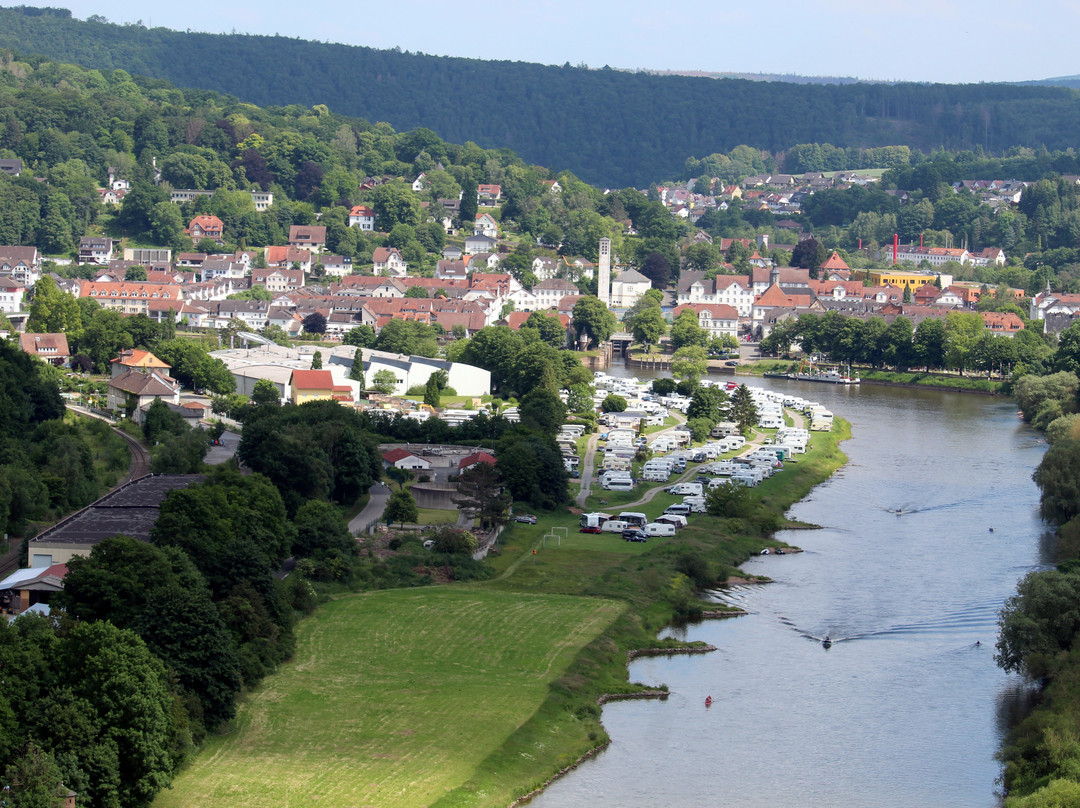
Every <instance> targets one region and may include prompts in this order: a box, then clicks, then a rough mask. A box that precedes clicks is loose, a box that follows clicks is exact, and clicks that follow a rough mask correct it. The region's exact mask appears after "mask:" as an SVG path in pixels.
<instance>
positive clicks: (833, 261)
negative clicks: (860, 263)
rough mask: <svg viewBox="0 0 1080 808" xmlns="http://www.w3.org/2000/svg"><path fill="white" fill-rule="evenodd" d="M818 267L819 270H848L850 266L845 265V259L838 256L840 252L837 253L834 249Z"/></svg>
mask: <svg viewBox="0 0 1080 808" xmlns="http://www.w3.org/2000/svg"><path fill="white" fill-rule="evenodd" d="M818 269H819V270H822V269H823V270H825V271H826V272H828V271H829V270H830V269H848V270H850V269H851V267H849V266H848V265H847V261H845V260H844V259H843V258H841V257H840V253H838V252H837V251H836V250H833V253H832V255H830V256H829V257H828V258H826V259H825V263H823V264H822V265H821V266H820V267H818Z"/></svg>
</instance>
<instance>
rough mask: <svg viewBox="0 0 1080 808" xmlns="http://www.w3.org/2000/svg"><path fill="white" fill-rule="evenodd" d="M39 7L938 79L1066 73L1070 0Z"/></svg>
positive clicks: (666, 60) (416, 47)
mask: <svg viewBox="0 0 1080 808" xmlns="http://www.w3.org/2000/svg"><path fill="white" fill-rule="evenodd" d="M28 4H30V3H28ZM40 5H45V3H41V4H40ZM52 5H56V6H64V7H67V8H70V9H71V12H72V14H73V15H74V16H75V17H77V18H79V19H86V18H87V17H88V16H90V15H92V14H98V15H100V16H103V17H105V18H106V19H108V20H109V21H110V22H116V23H134V22H138V21H141V22H142V23H143V24H144V25H147V26H163V27H166V28H173V29H176V30H189V29H190V30H192V31H207V32H212V33H232V32H235V33H247V34H271V35H272V34H280V35H282V36H290V37H299V38H301V39H311V40H317V41H324V42H341V43H344V44H347V45H364V46H368V47H372V48H394V47H399V48H401V49H402V50H405V51H412V52H423V53H427V54H432V55H436V56H466V57H471V58H479V59H493V60H501V59H509V60H514V61H524V62H538V63H541V64H558V65H561V64H564V63H566V62H569V63H570V64H572V65H581V64H585V65H588V66H589V67H603V66H604V65H608V66H610V67H613V68H624V69H630V70H634V69H647V70H677V71H687V70H701V71H709V72H725V73H769V74H797V75H802V76H840V77H853V78H859V79H864V80H881V81H900V80H906V81H932V82H945V83H965V82H988V81H1027V80H1031V79H1042V78H1051V77H1058V76H1071V75H1076V74H1080V53H1078V52H1077V49H1076V47H1075V32H1076V31H1077V30H1080V0H1027V2H1020V0H771V2H768V3H754V2H747V1H746V0H743V2H740V3H734V2H731V0H714V2H711V3H700V2H691V1H690V0H682V2H679V3H675V4H671V3H667V2H664V1H663V0H528V1H527V2H526V0H497V1H496V2H491V3H483V4H472V3H458V2H453V0H390V2H377V1H376V2H372V0H367V2H359V3H357V2H352V3H346V2H341V0H312V2H309V3H305V4H297V3H295V2H294V0H258V1H257V2H256V0H217V2H214V3H211V5H210V6H206V7H205V8H204V9H203V11H201V12H199V13H198V14H192V9H193V6H191V5H190V4H186V3H175V2H169V3H155V2H153V0H151V1H150V2H146V0H69V1H68V2H56V3H52ZM192 17H194V18H195V19H194V21H193V20H192Z"/></svg>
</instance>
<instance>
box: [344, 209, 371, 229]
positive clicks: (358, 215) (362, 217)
mask: <svg viewBox="0 0 1080 808" xmlns="http://www.w3.org/2000/svg"><path fill="white" fill-rule="evenodd" d="M349 227H359V228H360V229H361V230H374V229H375V211H374V210H372V209H371V208H369V207H368V206H367V205H356V206H355V207H354V208H353V209H352V210H350V211H349Z"/></svg>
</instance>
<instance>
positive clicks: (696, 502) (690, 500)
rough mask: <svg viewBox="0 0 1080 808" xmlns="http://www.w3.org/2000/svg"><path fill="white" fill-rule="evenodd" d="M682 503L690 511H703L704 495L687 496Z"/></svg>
mask: <svg viewBox="0 0 1080 808" xmlns="http://www.w3.org/2000/svg"><path fill="white" fill-rule="evenodd" d="M683 505H686V506H687V507H688V508H689V509H690V513H705V497H687V498H686V499H684V500H683Z"/></svg>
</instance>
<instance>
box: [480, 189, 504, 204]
mask: <svg viewBox="0 0 1080 808" xmlns="http://www.w3.org/2000/svg"><path fill="white" fill-rule="evenodd" d="M501 197H502V186H501V185H477V186H476V201H477V203H478V204H480V205H494V204H495V203H497V202H498V201H499V199H500V198H501Z"/></svg>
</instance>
